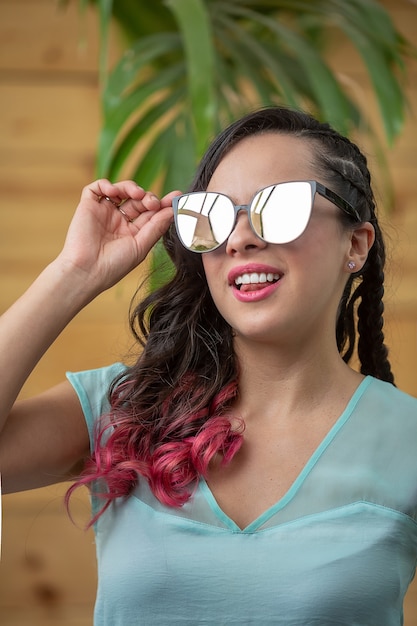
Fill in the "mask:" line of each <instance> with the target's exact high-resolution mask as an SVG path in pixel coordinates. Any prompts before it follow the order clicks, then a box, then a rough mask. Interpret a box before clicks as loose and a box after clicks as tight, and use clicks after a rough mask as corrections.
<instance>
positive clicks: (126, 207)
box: [0, 180, 178, 491]
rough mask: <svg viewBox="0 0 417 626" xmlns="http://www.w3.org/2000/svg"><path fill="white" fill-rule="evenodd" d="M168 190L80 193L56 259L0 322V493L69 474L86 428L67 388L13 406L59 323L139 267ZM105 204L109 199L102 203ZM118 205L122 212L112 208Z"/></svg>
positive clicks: (97, 188)
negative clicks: (160, 193)
mask: <svg viewBox="0 0 417 626" xmlns="http://www.w3.org/2000/svg"><path fill="white" fill-rule="evenodd" d="M177 193H178V192H173V193H172V194H169V195H167V196H165V197H164V198H162V200H159V199H158V198H156V197H155V196H154V195H153V194H150V193H146V192H145V191H144V190H143V189H142V188H141V187H138V186H137V185H136V184H135V183H134V182H132V181H124V182H121V183H117V184H112V183H110V182H109V181H107V180H99V181H96V182H94V183H92V184H91V185H89V186H87V187H85V188H84V190H83V192H82V196H81V201H80V204H79V206H78V208H77V210H76V212H75V215H74V218H73V220H72V222H71V225H70V228H69V230H68V234H67V237H66V241H65V245H64V248H63V250H62V252H61V253H60V255H59V256H58V257H57V258H56V259H55V260H54V261H53V262H52V263H51V264H50V265H49V266H48V267H47V268H46V269H45V270H44V271H43V272H42V273H41V275H40V276H39V277H38V278H37V279H36V280H35V282H34V283H33V284H32V285H31V287H30V288H29V289H28V290H27V292H26V293H25V294H24V295H23V296H22V297H21V298H20V299H19V300H18V301H17V302H16V303H15V304H14V305H13V306H12V307H11V308H10V309H9V310H8V311H6V312H5V313H4V314H3V315H2V316H1V318H0V472H1V474H2V481H3V485H4V490H5V491H16V490H22V489H30V488H33V487H39V486H42V485H45V484H48V483H52V482H58V481H60V480H65V479H67V478H69V477H71V476H72V475H76V473H77V471H78V470H79V468H80V466H81V465H82V462H83V459H84V458H85V456H86V455H87V454H88V450H89V441H88V433H87V428H86V425H85V422H84V418H83V415H82V411H81V407H80V405H79V402H78V398H77V396H76V394H75V392H74V390H73V388H72V387H71V385H70V384H69V383H68V382H64V383H62V384H61V385H58V386H57V387H55V388H53V389H51V390H49V391H47V392H45V393H44V394H41V395H40V396H38V397H36V398H32V399H28V400H24V401H21V402H16V399H17V397H18V395H19V393H20V390H21V388H22V386H23V385H24V383H25V381H26V379H27V377H28V376H29V374H30V373H31V371H32V370H33V368H34V367H35V365H36V364H37V362H38V361H39V359H41V358H42V356H43V354H44V353H45V352H46V350H47V349H48V348H49V347H50V345H51V344H52V343H53V342H54V340H55V339H56V338H57V337H58V335H59V334H60V333H61V332H62V330H63V329H64V328H65V327H66V325H67V324H68V323H69V322H70V321H71V320H72V319H73V318H74V317H75V316H76V315H77V313H78V312H79V311H81V309H83V308H84V307H85V306H86V305H87V304H88V303H89V302H91V301H92V300H93V299H94V298H95V297H96V296H97V295H98V294H99V293H101V292H103V291H105V290H106V289H108V288H109V287H111V286H112V285H114V284H116V283H117V282H118V281H119V280H120V279H121V278H123V276H125V275H126V274H127V273H129V272H130V271H131V270H132V269H133V268H135V267H136V266H137V265H139V264H140V263H141V262H142V261H143V259H144V258H145V257H146V255H147V253H148V252H149V250H150V249H151V248H152V246H153V245H154V244H155V243H156V241H157V240H158V239H159V238H160V237H161V235H162V234H163V233H164V232H165V231H166V230H167V228H168V227H169V225H170V223H171V222H172V209H171V200H172V197H173V196H174V195H176V194H177ZM106 197H108V198H111V200H112V201H110V200H108V199H106ZM120 202H123V206H122V209H123V212H120V211H119V210H118V209H117V206H116V205H117V204H118V203H120Z"/></svg>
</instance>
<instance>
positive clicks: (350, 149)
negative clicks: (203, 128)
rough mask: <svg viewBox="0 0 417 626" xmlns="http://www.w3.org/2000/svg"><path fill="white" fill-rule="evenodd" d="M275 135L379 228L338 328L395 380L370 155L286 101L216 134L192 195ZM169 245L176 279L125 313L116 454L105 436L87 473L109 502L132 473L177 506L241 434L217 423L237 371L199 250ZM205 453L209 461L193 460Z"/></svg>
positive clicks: (113, 438)
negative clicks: (102, 484)
mask: <svg viewBox="0 0 417 626" xmlns="http://www.w3.org/2000/svg"><path fill="white" fill-rule="evenodd" d="M271 132H272V133H285V134H288V135H293V136H295V137H300V138H302V139H305V140H306V141H309V142H311V145H312V147H313V151H314V154H315V157H316V159H317V161H316V166H317V168H318V173H319V174H320V175H321V176H322V177H323V181H324V182H325V183H326V184H327V185H328V186H329V187H330V188H331V189H332V190H334V191H335V192H337V193H338V194H340V195H341V196H342V197H343V198H345V199H346V200H347V201H348V202H350V203H351V204H352V205H353V206H354V207H355V208H356V209H357V211H358V212H359V214H360V216H361V217H362V219H363V221H369V222H371V223H372V224H373V226H374V228H375V235H376V238H375V243H374V245H373V247H372V248H371V250H370V252H369V255H368V259H367V262H366V264H365V266H364V267H363V268H362V270H361V271H359V272H357V273H356V274H354V275H351V276H350V277H349V279H348V281H347V284H346V288H345V290H344V293H343V296H342V299H341V302H340V306H339V312H338V318H337V324H336V329H335V334H336V341H337V345H338V349H339V352H340V353H341V355H342V358H343V359H344V360H345V361H346V362H349V361H350V359H351V357H352V355H353V353H354V349H355V345H356V341H357V350H358V357H359V361H360V369H361V372H362V373H363V374H371V375H373V376H375V377H377V378H380V379H382V380H385V381H388V382H391V383H393V375H392V373H391V369H390V364H389V361H388V359H387V349H386V347H385V345H384V335H383V331H382V327H383V310H384V307H383V302H382V296H383V293H384V288H383V281H384V262H385V249H384V242H383V238H382V234H381V231H380V228H379V225H378V221H377V217H376V215H375V201H374V196H373V192H372V189H371V183H370V173H369V171H368V167H367V161H366V158H365V157H364V155H363V154H362V153H361V152H360V150H359V148H358V147H357V146H356V145H355V144H354V143H352V142H351V141H350V140H349V139H347V138H346V137H344V136H342V135H340V134H339V133H337V132H336V131H335V130H334V129H333V128H331V127H330V126H329V125H328V124H326V123H321V122H319V121H317V120H316V119H314V118H313V117H311V116H310V115H308V114H306V113H304V112H301V111H295V110H291V109H288V108H285V107H271V108H264V109H260V110H258V111H256V112H254V113H250V114H248V115H246V116H245V117H243V118H242V119H240V120H238V121H236V122H235V123H233V124H231V125H230V126H229V127H228V128H226V129H225V130H224V131H223V132H222V133H221V134H220V135H219V136H218V137H217V138H216V139H215V140H214V142H213V143H212V145H211V146H210V148H209V149H208V151H207V153H206V154H205V156H204V158H203V159H202V161H201V164H200V167H199V168H198V171H197V173H196V176H195V178H194V181H193V183H192V185H191V190H192V191H196V190H204V189H205V188H206V187H207V185H208V183H209V181H210V179H211V177H212V175H213V172H214V170H215V169H216V167H217V165H218V164H219V162H220V161H221V159H222V158H223V157H224V156H225V154H226V153H227V152H228V151H229V150H230V149H231V148H232V147H233V146H234V145H236V144H237V143H238V142H239V141H241V140H242V139H244V138H245V137H247V136H250V135H256V134H263V133H271ZM164 245H165V247H166V250H167V252H168V254H169V256H170V257H171V259H172V261H173V264H174V267H175V275H174V277H173V278H172V280H170V282H169V283H168V284H166V285H165V286H163V287H162V288H160V289H158V290H157V291H155V292H154V293H151V294H150V295H149V296H148V297H147V298H145V299H144V300H143V301H142V302H140V303H139V304H138V305H137V306H136V308H133V309H132V311H131V326H132V330H133V332H134V333H135V336H136V338H137V340H138V341H140V342H141V343H142V345H143V352H142V354H141V355H140V356H139V358H138V360H137V362H136V364H135V365H133V366H132V367H130V368H129V370H128V371H127V373H126V374H124V375H123V384H120V382H121V381H120V380H119V381H116V383H115V384H114V385H113V387H112V391H111V404H112V426H115V425H116V428H114V429H113V432H112V434H111V435H110V437H109V438H108V440H107V441H106V443H105V444H104V445H105V448H106V449H107V452H109V451H111V454H110V455H109V454H107V456H106V455H105V454H104V453H103V448H102V441H101V438H100V439H99V440H98V443H97V445H96V451H95V465H94V467H93V469H92V470H91V471H90V473H89V475H90V479H91V477H92V478H99V477H104V478H106V480H107V481H108V484H111V488H110V493H109V494H107V498H108V500H109V501H110V500H111V499H113V498H114V497H116V496H118V495H127V494H128V493H129V491H130V490H131V489H132V488H133V485H134V484H135V482H136V481H137V472H138V473H139V474H142V475H145V476H146V477H147V478H148V479H149V481H150V484H151V487H152V488H153V490H154V493H155V494H156V495H157V496H158V497H159V498H160V499H161V500H162V501H163V502H165V503H168V504H174V505H175V504H177V505H178V504H181V503H182V502H184V501H185V500H186V499H187V497H189V490H188V488H189V486H191V485H192V484H193V481H195V480H196V479H197V476H198V474H199V473H200V474H201V473H202V474H204V472H205V471H207V467H208V463H209V461H210V458H212V456H213V455H214V454H215V453H216V452H217V453H218V452H219V451H220V452H222V453H223V454H224V455H225V459H228V458H230V457H231V456H232V454H229V452H230V450H231V449H232V448H233V450H234V451H235V450H236V449H237V447H238V446H239V445H240V443H239V442H240V439H241V434H240V433H237V432H235V431H231V430H230V428H227V426H226V425H225V422H224V421H223V422H221V421H218V422H217V426H216V420H221V416H222V414H223V415H224V412H225V410H227V406H228V404H230V402H231V399H232V398H233V397H234V396H235V394H236V381H237V379H238V371H237V363H236V359H235V355H234V351H233V343H232V332H231V328H230V326H229V325H228V324H227V322H226V321H225V320H224V319H223V318H222V316H221V315H220V314H219V312H218V311H217V309H216V307H215V305H214V303H213V300H212V298H211V295H210V293H209V290H208V286H207V282H206V279H205V275H204V272H203V267H202V260H201V256H200V255H197V254H194V253H192V252H189V251H187V250H186V249H184V248H183V246H182V245H181V244H180V242H179V241H178V238H177V235H176V233H175V229H174V228H171V229H170V230H169V231H168V233H167V234H166V235H165V237H164ZM357 333H358V339H357V340H356V334H357ZM219 433H220V434H219ZM116 450H117V452H116ZM204 454H206V457H205V458H206V464H205V465H204V464H201V463H200V464H199V461H198V459H199V458H200V459H201V458H202V457H204ZM109 457H111V460H108V459H109ZM174 458H175V459H176V460H175V461H174ZM105 459H107V461H106V460H105ZM122 466H123V468H124V474H123V471H122V470H121V468H122ZM158 472H159V474H158ZM122 475H124V482H123V480H122ZM116 477H117V480H116ZM116 483H117V485H116Z"/></svg>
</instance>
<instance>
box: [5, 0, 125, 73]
mask: <svg viewBox="0 0 417 626" xmlns="http://www.w3.org/2000/svg"><path fill="white" fill-rule="evenodd" d="M78 4H79V3H78V2H68V3H67V5H68V6H67V7H66V8H64V7H63V6H60V5H59V2H58V1H57V0H1V2H0V73H1V72H4V73H6V72H8V74H7V75H8V78H9V80H10V81H14V82H16V81H17V80H21V79H22V76H21V74H20V73H22V74H24V75H26V76H28V75H29V74H30V73H34V72H39V73H42V74H44V79H45V78H47V75H48V74H49V75H50V77H51V79H53V80H58V81H59V80H67V79H68V76H69V74H70V73H76V74H78V75H84V76H85V77H87V79H88V80H92V81H95V82H96V81H97V68H98V42H99V33H98V17H97V11H96V10H95V9H93V8H92V7H89V8H88V10H87V11H86V14H85V16H84V17H83V16H82V15H81V13H80V11H79V9H78ZM115 39H116V36H114V37H113V35H112V40H115ZM112 50H114V53H113V56H112V57H111V59H110V60H111V62H113V61H114V58H116V55H117V47H115V46H114V45H112ZM12 72H14V74H12ZM16 72H17V73H16ZM4 75H5V74H4Z"/></svg>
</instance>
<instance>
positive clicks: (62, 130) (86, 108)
mask: <svg viewBox="0 0 417 626" xmlns="http://www.w3.org/2000/svg"><path fill="white" fill-rule="evenodd" d="M99 123H100V110H99V97H98V90H97V88H96V87H94V86H93V87H90V86H78V85H71V86H68V85H61V86H59V87H53V86H50V85H46V86H44V85H12V86H11V85H4V84H2V85H0V137H1V143H0V163H13V162H15V163H19V162H20V163H23V164H32V163H37V162H38V163H39V162H40V161H43V162H44V166H45V167H47V166H48V163H51V162H53V161H55V160H56V159H62V160H63V161H66V162H73V161H74V160H75V159H81V161H83V160H85V159H86V158H88V159H91V160H92V159H93V157H94V155H95V151H96V145H97V137H98V130H99Z"/></svg>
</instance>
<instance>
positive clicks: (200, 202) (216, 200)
mask: <svg viewBox="0 0 417 626" xmlns="http://www.w3.org/2000/svg"><path fill="white" fill-rule="evenodd" d="M316 193H318V194H319V195H321V196H323V198H326V199H327V200H330V202H332V203H333V204H334V205H335V206H337V207H338V208H339V209H341V210H342V211H343V212H344V213H346V214H347V215H349V217H350V218H351V219H352V220H353V221H354V222H361V221H362V220H361V217H360V215H359V213H358V212H357V211H356V209H354V208H353V206H351V205H350V204H349V203H348V202H346V200H344V199H343V198H341V197H340V196H339V195H338V194H336V193H334V192H333V191H331V190H330V189H328V188H327V187H325V186H324V185H322V184H321V183H318V182H317V181H315V180H303V181H290V182H284V183H277V184H276V185H269V186H268V187H264V188H263V189H260V190H259V191H258V192H257V193H256V194H255V196H254V197H253V199H252V201H251V202H250V204H237V205H236V204H233V202H232V200H231V199H230V198H229V197H228V196H226V195H225V194H222V193H217V192H214V191H195V192H192V193H186V194H183V195H182V196H177V197H176V198H174V199H173V202H172V206H173V209H174V219H175V227H176V230H177V233H178V237H179V239H180V241H181V243H182V244H183V246H185V248H187V249H188V250H191V251H192V252H200V253H203V252H211V251H212V250H215V249H216V248H218V247H219V246H221V245H222V244H223V243H224V242H225V241H227V239H228V237H229V235H230V234H231V232H232V231H233V229H234V227H235V224H236V219H237V215H238V212H239V211H246V212H247V214H248V218H249V222H250V225H251V228H252V230H253V231H254V233H255V234H256V235H257V236H258V237H260V238H261V239H263V240H264V241H266V242H267V243H280V244H283V243H289V242H291V241H294V240H295V239H297V238H298V237H300V235H302V234H303V232H304V231H305V229H306V227H307V224H308V222H309V219H310V216H311V211H312V208H313V204H314V196H315V194H316Z"/></svg>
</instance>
